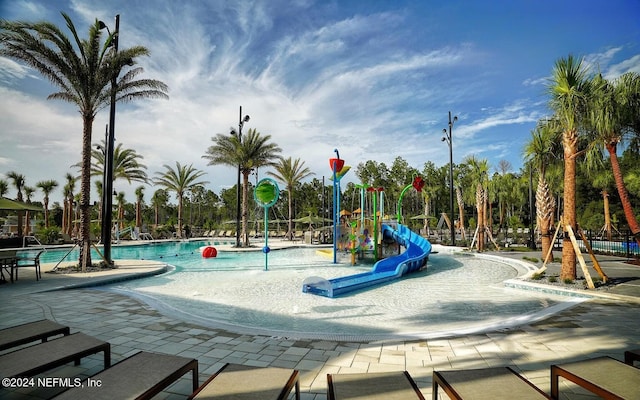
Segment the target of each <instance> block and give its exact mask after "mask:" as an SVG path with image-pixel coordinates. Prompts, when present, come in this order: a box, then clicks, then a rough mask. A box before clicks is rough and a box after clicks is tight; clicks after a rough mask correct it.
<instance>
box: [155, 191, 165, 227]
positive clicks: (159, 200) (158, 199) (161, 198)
mask: <svg viewBox="0 0 640 400" xmlns="http://www.w3.org/2000/svg"><path fill="white" fill-rule="evenodd" d="M167 201H169V197H168V196H167V192H166V191H165V190H163V189H158V190H156V191H155V192H153V196H151V205H153V212H154V218H153V225H154V227H155V228H157V227H158V224H159V223H160V208H161V207H164V206H165V205H166V204H167Z"/></svg>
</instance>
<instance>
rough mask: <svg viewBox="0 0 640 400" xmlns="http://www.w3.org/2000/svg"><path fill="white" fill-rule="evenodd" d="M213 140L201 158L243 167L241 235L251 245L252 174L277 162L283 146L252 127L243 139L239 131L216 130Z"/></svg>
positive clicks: (215, 162)
mask: <svg viewBox="0 0 640 400" xmlns="http://www.w3.org/2000/svg"><path fill="white" fill-rule="evenodd" d="M211 140H212V141H213V142H214V144H213V145H212V146H209V148H208V149H207V151H206V154H205V155H204V156H202V158H206V159H207V160H209V164H208V165H228V166H231V167H234V168H238V167H239V168H240V172H241V174H242V238H243V244H242V246H243V247H247V246H249V235H248V232H247V210H248V204H249V197H248V191H249V174H250V173H251V171H253V170H254V169H255V168H261V167H268V166H275V165H277V164H276V160H277V159H278V158H279V155H280V152H281V151H282V149H280V147H278V145H277V144H275V143H270V142H269V141H270V140H271V135H265V136H262V135H260V133H259V132H258V131H256V130H255V129H249V131H248V132H247V135H246V137H244V138H243V140H242V141H240V139H239V138H238V136H237V135H223V134H221V133H219V134H217V135H216V136H215V137H213V138H211Z"/></svg>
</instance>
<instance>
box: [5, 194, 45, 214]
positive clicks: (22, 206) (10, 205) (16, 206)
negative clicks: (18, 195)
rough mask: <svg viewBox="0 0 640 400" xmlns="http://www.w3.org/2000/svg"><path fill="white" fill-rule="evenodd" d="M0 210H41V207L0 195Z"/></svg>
mask: <svg viewBox="0 0 640 400" xmlns="http://www.w3.org/2000/svg"><path fill="white" fill-rule="evenodd" d="M0 210H11V211H43V209H42V207H40V206H36V205H33V204H28V203H23V202H21V201H16V200H11V199H7V198H6V197H0Z"/></svg>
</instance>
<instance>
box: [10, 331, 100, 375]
mask: <svg viewBox="0 0 640 400" xmlns="http://www.w3.org/2000/svg"><path fill="white" fill-rule="evenodd" d="M99 352H103V353H104V367H105V368H107V367H109V366H110V365H111V345H110V344H109V343H107V342H103V341H102V340H98V339H96V338H94V337H91V336H88V335H85V334H83V333H74V334H72V335H67V336H63V337H61V338H59V339H54V340H50V341H48V342H44V343H40V344H36V345H34V346H29V347H25V348H23V349H20V350H16V351H12V352H11V353H7V354H3V355H0V376H1V377H3V378H11V377H27V376H34V375H38V374H40V373H42V372H45V371H48V370H50V369H53V368H56V367H59V366H61V365H64V364H67V363H70V362H71V361H73V362H74V363H75V365H79V364H80V359H81V358H83V357H86V356H88V355H91V354H96V353H99Z"/></svg>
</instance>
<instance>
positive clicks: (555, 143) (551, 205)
mask: <svg viewBox="0 0 640 400" xmlns="http://www.w3.org/2000/svg"><path fill="white" fill-rule="evenodd" d="M559 147H560V131H559V129H558V127H557V124H555V123H554V122H553V121H540V122H539V123H538V124H537V126H536V128H535V129H534V130H533V131H531V139H530V140H529V141H528V142H527V143H526V144H525V147H524V158H525V159H526V160H527V162H529V163H531V164H532V166H533V167H534V168H535V169H537V171H538V184H537V186H536V214H537V220H538V226H539V228H540V236H541V237H542V255H543V257H545V256H546V255H547V253H548V252H549V249H551V248H552V238H551V236H552V234H551V232H552V223H553V214H554V212H555V207H556V204H555V198H554V196H553V193H552V192H551V189H550V188H549V183H548V182H547V169H548V167H549V166H553V165H555V164H556V163H557V161H558V160H559V159H560V154H561V152H562V149H561V148H559ZM551 260H553V255H552V256H551Z"/></svg>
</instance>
